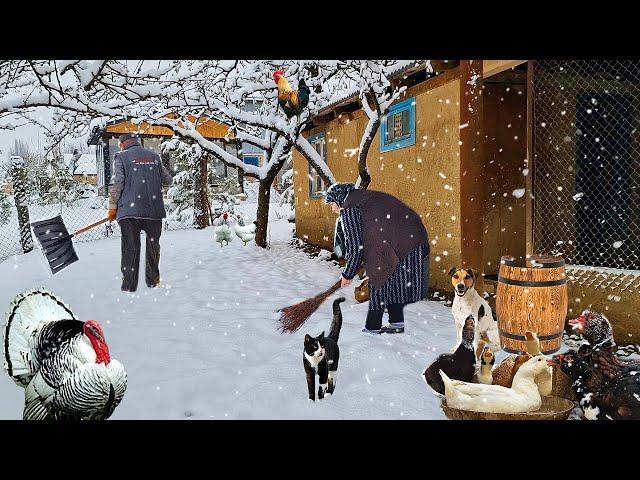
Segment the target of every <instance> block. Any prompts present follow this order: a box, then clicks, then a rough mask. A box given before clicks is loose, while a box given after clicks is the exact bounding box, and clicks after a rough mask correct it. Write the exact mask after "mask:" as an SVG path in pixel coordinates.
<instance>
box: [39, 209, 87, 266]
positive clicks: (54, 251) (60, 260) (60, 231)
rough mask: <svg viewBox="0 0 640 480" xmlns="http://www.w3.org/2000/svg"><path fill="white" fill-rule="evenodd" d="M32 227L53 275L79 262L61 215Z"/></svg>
mask: <svg viewBox="0 0 640 480" xmlns="http://www.w3.org/2000/svg"><path fill="white" fill-rule="evenodd" d="M31 227H32V228H33V234H34V235H35V236H36V238H37V239H38V243H39V244H40V246H41V247H42V251H43V253H44V255H45V257H46V259H47V263H48V264H49V268H50V269H51V273H53V274H54V275H55V274H56V273H58V272H59V271H61V270H63V269H64V268H66V267H68V266H69V265H71V264H72V263H74V262H77V261H78V260H79V259H78V255H77V254H76V251H75V249H74V248H73V242H72V241H71V238H72V236H71V235H69V232H68V231H67V227H66V226H65V224H64V221H63V220H62V217H61V216H60V215H58V216H56V217H53V218H50V219H48V220H41V221H39V222H33V223H32V224H31Z"/></svg>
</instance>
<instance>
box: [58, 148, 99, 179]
mask: <svg viewBox="0 0 640 480" xmlns="http://www.w3.org/2000/svg"><path fill="white" fill-rule="evenodd" d="M64 163H65V164H66V165H69V168H71V166H72V164H73V153H65V154H64ZM72 173H73V174H74V175H97V174H98V164H97V162H96V155H95V154H94V153H83V154H82V155H80V158H79V159H78V161H77V162H76V168H75V171H74V172H72Z"/></svg>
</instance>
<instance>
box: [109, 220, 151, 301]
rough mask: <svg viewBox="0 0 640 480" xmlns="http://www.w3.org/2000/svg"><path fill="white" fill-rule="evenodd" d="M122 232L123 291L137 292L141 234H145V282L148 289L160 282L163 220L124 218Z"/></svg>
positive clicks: (121, 265) (121, 222)
mask: <svg viewBox="0 0 640 480" xmlns="http://www.w3.org/2000/svg"><path fill="white" fill-rule="evenodd" d="M118 223H119V225H120V231H121V232H122V239H121V245H120V246H121V252H122V257H121V258H122V260H121V264H120V269H121V270H122V290H125V291H129V292H135V291H136V289H137V288H138V270H139V269H140V232H145V234H146V237H147V245H146V247H145V280H146V282H147V286H148V287H155V286H156V285H157V284H158V283H159V282H160V270H159V269H158V264H159V262H160V235H161V234H162V220H154V219H150V218H123V219H122V220H120V221H119V222H118Z"/></svg>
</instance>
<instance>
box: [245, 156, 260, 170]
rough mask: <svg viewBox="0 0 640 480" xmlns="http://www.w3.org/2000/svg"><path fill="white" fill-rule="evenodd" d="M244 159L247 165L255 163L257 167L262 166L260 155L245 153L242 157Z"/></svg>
mask: <svg viewBox="0 0 640 480" xmlns="http://www.w3.org/2000/svg"><path fill="white" fill-rule="evenodd" d="M242 160H243V161H244V163H246V164H247V165H255V166H256V167H259V166H260V157H259V156H257V155H245V156H244V157H242Z"/></svg>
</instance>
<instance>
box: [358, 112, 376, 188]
mask: <svg viewBox="0 0 640 480" xmlns="http://www.w3.org/2000/svg"><path fill="white" fill-rule="evenodd" d="M379 128H380V116H379V115H378V119H377V120H376V121H375V122H374V123H373V125H372V126H371V131H370V132H369V136H368V137H367V138H365V140H364V143H363V144H362V148H361V149H360V152H359V153H358V174H359V176H360V179H361V180H360V185H359V186H358V188H361V189H362V190H366V189H367V187H368V186H369V184H370V183H371V175H370V174H369V169H368V168H367V155H368V154H369V148H370V147H371V144H372V143H373V139H374V137H375V136H376V133H378V129H379Z"/></svg>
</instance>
